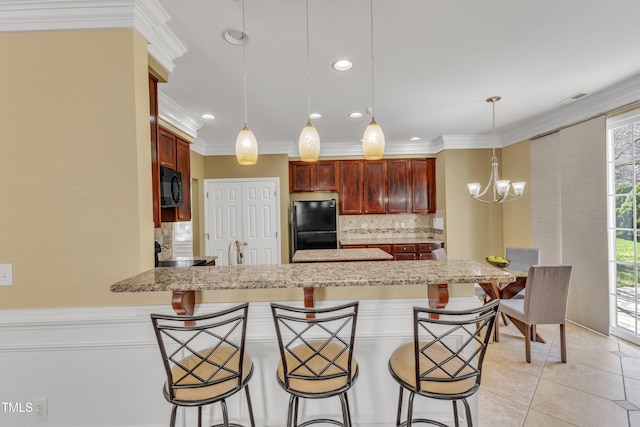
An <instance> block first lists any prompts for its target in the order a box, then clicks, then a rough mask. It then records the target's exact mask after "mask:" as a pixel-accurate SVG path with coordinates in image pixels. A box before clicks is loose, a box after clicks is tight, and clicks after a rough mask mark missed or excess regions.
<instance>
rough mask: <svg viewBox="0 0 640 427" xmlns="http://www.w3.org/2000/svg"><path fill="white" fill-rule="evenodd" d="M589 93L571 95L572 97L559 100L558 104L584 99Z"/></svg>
mask: <svg viewBox="0 0 640 427" xmlns="http://www.w3.org/2000/svg"><path fill="white" fill-rule="evenodd" d="M587 95H588V93H584V92H578V93H576V94H575V95H571V96H570V97H568V98H565V99H563V100H562V101H560V102H558V104H561V105H566V104H571V103H572V102H575V101H577V100H578V99H582V98H584V97H585V96H587Z"/></svg>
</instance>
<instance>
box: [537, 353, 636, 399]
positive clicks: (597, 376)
mask: <svg viewBox="0 0 640 427" xmlns="http://www.w3.org/2000/svg"><path fill="white" fill-rule="evenodd" d="M541 378H543V379H546V380H549V381H552V382H554V383H558V384H563V385H566V386H567V387H571V388H575V389H577V390H581V391H584V392H587V393H591V394H595V395H597V396H600V397H602V398H605V399H609V400H624V398H625V397H624V384H623V382H622V376H621V375H617V374H612V373H609V372H605V371H601V370H598V369H594V368H592V367H590V366H585V365H581V364H580V363H562V362H560V361H558V362H552V361H550V362H547V363H546V364H545V366H544V369H543V370H542V376H541Z"/></svg>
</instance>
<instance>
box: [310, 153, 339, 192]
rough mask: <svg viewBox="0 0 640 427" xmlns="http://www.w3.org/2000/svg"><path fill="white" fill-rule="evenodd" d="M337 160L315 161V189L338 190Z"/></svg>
mask: <svg viewBox="0 0 640 427" xmlns="http://www.w3.org/2000/svg"><path fill="white" fill-rule="evenodd" d="M339 169H340V167H339V166H338V162H337V161H335V160H322V161H319V162H317V163H316V188H315V189H316V191H338V186H339V182H340V175H339Z"/></svg>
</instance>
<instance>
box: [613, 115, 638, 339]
mask: <svg viewBox="0 0 640 427" xmlns="http://www.w3.org/2000/svg"><path fill="white" fill-rule="evenodd" d="M607 176H608V178H607V181H608V183H607V186H608V192H607V194H608V203H607V206H608V228H609V230H608V236H609V293H610V310H611V316H610V319H611V333H613V334H614V335H618V336H620V337H623V338H626V339H629V340H631V341H634V342H636V343H640V330H639V327H640V325H639V324H638V302H639V299H638V291H639V287H638V281H639V278H638V266H640V254H639V250H638V249H639V247H638V241H639V240H640V210H639V209H640V110H635V111H632V112H630V113H626V114H624V115H620V116H616V117H613V118H611V119H609V120H608V121H607Z"/></svg>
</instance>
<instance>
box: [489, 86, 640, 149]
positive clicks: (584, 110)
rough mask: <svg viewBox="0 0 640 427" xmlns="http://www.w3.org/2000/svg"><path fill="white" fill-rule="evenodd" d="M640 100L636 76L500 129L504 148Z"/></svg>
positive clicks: (639, 88) (639, 87)
mask: <svg viewBox="0 0 640 427" xmlns="http://www.w3.org/2000/svg"><path fill="white" fill-rule="evenodd" d="M639 100H640V74H636V75H635V76H632V77H630V78H628V79H626V80H623V81H621V82H619V83H616V84H614V85H612V86H609V87H608V88H606V89H603V90H601V91H599V92H595V93H593V94H592V95H589V96H586V97H584V98H582V99H580V100H578V101H575V102H573V103H571V104H567V105H562V106H559V107H558V108H556V109H554V110H553V111H550V112H548V113H545V114H541V115H539V116H537V117H533V118H530V119H526V120H524V121H521V122H518V123H515V124H513V125H509V126H504V127H502V128H500V129H499V130H500V135H501V137H502V141H503V142H504V146H506V145H511V144H515V143H518V142H520V141H524V140H526V139H531V138H535V137H537V136H541V135H544V134H547V133H550V132H554V131H557V130H559V129H561V128H564V127H567V126H570V125H572V124H575V123H579V122H582V121H584V120H588V119H590V118H593V117H596V116H600V115H603V114H609V113H610V112H612V111H615V110H617V109H620V108H622V107H624V106H627V105H630V104H633V103H636V102H638V101H639Z"/></svg>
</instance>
